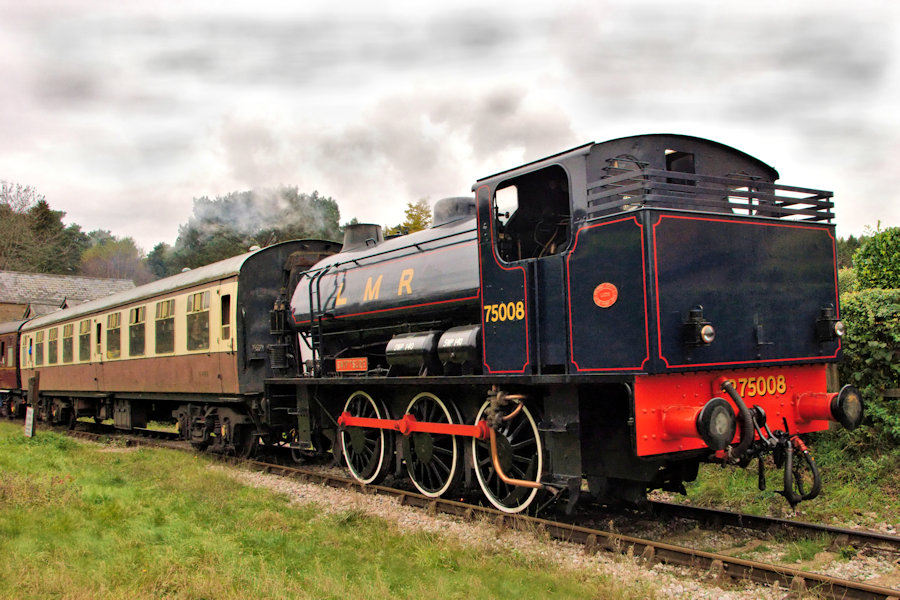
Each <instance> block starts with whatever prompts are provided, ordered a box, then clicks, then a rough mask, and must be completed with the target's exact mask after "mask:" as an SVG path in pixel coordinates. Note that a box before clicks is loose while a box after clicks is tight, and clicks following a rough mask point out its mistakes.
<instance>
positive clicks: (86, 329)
mask: <svg viewBox="0 0 900 600" xmlns="http://www.w3.org/2000/svg"><path fill="white" fill-rule="evenodd" d="M78 360H80V361H84V362H87V361H89V360H91V320H90V319H85V320H84V321H82V322H81V323H79V324H78Z"/></svg>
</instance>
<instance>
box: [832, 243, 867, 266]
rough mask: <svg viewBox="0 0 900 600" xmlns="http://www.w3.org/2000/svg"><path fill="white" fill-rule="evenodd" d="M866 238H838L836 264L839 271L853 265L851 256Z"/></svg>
mask: <svg viewBox="0 0 900 600" xmlns="http://www.w3.org/2000/svg"><path fill="white" fill-rule="evenodd" d="M866 239H867V238H866V236H864V235H863V236H860V237H855V236H853V235H851V236H850V237H848V238H846V239H844V238H838V239H837V263H838V268H839V269H846V268H848V267H850V266H852V265H853V254H854V253H855V252H856V251H857V250H859V247H860V246H861V245H862V243H863V242H864V241H865V240H866Z"/></svg>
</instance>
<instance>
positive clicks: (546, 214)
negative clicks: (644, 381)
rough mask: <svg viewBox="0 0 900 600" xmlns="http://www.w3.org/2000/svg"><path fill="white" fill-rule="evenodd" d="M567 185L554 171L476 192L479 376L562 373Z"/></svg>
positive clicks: (552, 168) (557, 169)
mask: <svg viewBox="0 0 900 600" xmlns="http://www.w3.org/2000/svg"><path fill="white" fill-rule="evenodd" d="M568 190H569V180H568V176H567V175H566V172H565V170H564V169H563V168H562V167H560V166H557V165H554V166H550V167H547V168H544V169H540V170H538V171H534V172H531V173H526V174H524V175H518V176H515V177H512V178H510V179H507V180H505V181H501V182H500V183H498V184H497V185H496V187H494V186H491V185H485V186H482V187H480V188H478V192H477V200H478V223H479V259H480V263H481V286H482V288H481V289H482V295H481V297H482V314H481V319H482V331H483V342H484V366H485V372H486V373H488V374H491V373H522V374H531V373H547V372H557V373H559V372H564V370H565V363H566V337H567V336H566V325H565V324H566V315H565V310H566V309H565V307H566V302H565V285H564V282H565V280H564V270H563V262H562V258H563V257H562V255H561V252H562V251H563V250H565V249H566V248H567V247H568V244H569V236H570V233H569V232H570V221H571V219H570V201H569V191H568Z"/></svg>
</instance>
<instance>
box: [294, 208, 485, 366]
mask: <svg viewBox="0 0 900 600" xmlns="http://www.w3.org/2000/svg"><path fill="white" fill-rule="evenodd" d="M478 299H479V282H478V252H477V246H476V236H475V200H474V198H445V199H443V200H440V201H439V202H438V203H436V205H435V208H434V224H433V225H432V226H431V227H430V228H429V229H426V230H423V231H418V232H415V233H412V234H409V235H405V236H400V237H397V238H392V239H388V240H383V239H382V238H381V229H380V227H378V226H373V225H357V226H351V227H349V228H348V230H347V231H346V232H345V238H344V248H343V249H342V250H341V252H339V253H338V254H335V255H333V256H329V257H328V258H325V259H324V260H322V261H321V262H319V263H317V264H316V265H314V266H313V268H312V269H310V270H309V271H307V272H306V273H304V274H303V276H302V277H301V278H300V282H299V284H298V285H297V287H296V288H295V290H294V295H293V298H292V300H291V310H292V312H293V319H294V325H295V327H296V328H297V330H298V331H300V332H301V333H307V334H309V333H313V334H315V335H316V336H317V337H321V338H322V339H321V340H317V342H319V343H321V345H322V348H321V350H322V353H323V355H326V356H327V355H328V354H329V353H330V352H331V351H332V350H337V349H342V348H352V349H355V350H356V352H355V353H354V354H355V355H366V354H371V353H372V352H375V353H376V354H377V353H380V354H381V355H383V353H384V345H385V344H387V342H388V341H389V340H390V339H391V338H392V337H395V336H397V335H399V334H403V333H409V332H422V331H427V330H433V331H438V332H444V331H446V330H447V329H449V328H451V327H453V326H457V325H469V324H476V323H478V322H479V319H478V310H479V309H478ZM320 334H321V336H320Z"/></svg>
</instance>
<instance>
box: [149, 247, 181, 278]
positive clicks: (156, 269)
mask: <svg viewBox="0 0 900 600" xmlns="http://www.w3.org/2000/svg"><path fill="white" fill-rule="evenodd" d="M173 254H174V250H173V249H172V246H170V245H169V244H167V243H165V242H160V243H158V244H157V245H155V246H153V250H151V251H150V254H148V255H147V268H148V269H149V270H150V273H152V274H153V277H155V278H156V279H161V278H163V277H168V276H169V275H174V274H175V273H176V271H170V270H169V265H171V264H172V262H173Z"/></svg>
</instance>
